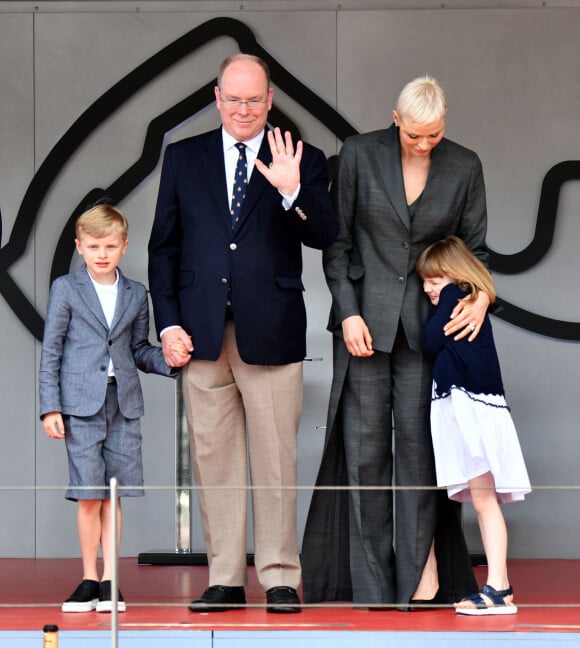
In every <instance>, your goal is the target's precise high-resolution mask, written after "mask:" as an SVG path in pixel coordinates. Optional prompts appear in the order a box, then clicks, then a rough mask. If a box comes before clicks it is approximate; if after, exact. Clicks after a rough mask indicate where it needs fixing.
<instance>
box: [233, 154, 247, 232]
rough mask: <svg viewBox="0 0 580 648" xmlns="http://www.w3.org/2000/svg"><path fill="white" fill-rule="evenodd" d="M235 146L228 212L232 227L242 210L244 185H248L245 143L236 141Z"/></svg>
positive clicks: (244, 194) (244, 193) (244, 192)
mask: <svg viewBox="0 0 580 648" xmlns="http://www.w3.org/2000/svg"><path fill="white" fill-rule="evenodd" d="M236 148H237V149H238V151H239V152H240V154H239V155H238V162H237V164H236V173H235V175H234V190H233V193H232V206H231V208H230V214H231V217H232V229H234V228H235V226H236V224H237V222H238V220H239V218H240V211H241V210H242V203H243V202H244V198H245V197H246V187H247V186H248V161H247V160H246V145H245V144H242V143H241V142H238V143H237V144H236Z"/></svg>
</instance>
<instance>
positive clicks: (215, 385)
mask: <svg viewBox="0 0 580 648" xmlns="http://www.w3.org/2000/svg"><path fill="white" fill-rule="evenodd" d="M273 94H274V90H273V88H271V87H270V76H269V71H268V68H267V66H266V64H265V63H264V62H263V61H262V60H260V59H258V58H257V57H254V56H250V55H247V54H236V55H234V56H232V57H230V58H228V59H226V60H225V61H224V62H223V63H222V65H221V67H220V71H219V75H218V84H217V86H216V88H215V97H216V104H217V108H218V109H219V111H220V115H221V121H222V127H221V128H219V129H217V130H214V131H211V132H208V133H204V134H202V135H199V136H197V137H193V138H190V139H186V140H184V141H181V142H177V143H175V144H172V145H170V146H169V147H168V148H167V151H166V153H165V158H164V163H163V170H162V175H161V182H160V187H159V196H158V201H157V208H156V214H155V221H154V224H153V229H152V232H151V238H150V241H149V283H150V290H151V296H152V301H153V309H154V314H155V323H156V326H157V330H158V333H159V335H160V338H161V342H162V346H163V349H164V353H165V359H166V361H167V362H168V364H170V365H172V366H184V370H183V374H182V380H183V393H184V402H185V409H186V414H187V421H188V427H189V432H190V440H191V452H192V461H193V469H194V476H195V480H196V483H197V485H198V487H199V491H198V496H199V503H200V509H201V518H202V522H203V527H204V538H205V543H206V549H207V555H208V562H209V587H208V589H206V591H205V592H204V593H203V595H202V596H201V597H200V598H199V599H197V600H196V601H194V602H193V603H192V604H191V605H190V609H191V610H192V611H204V612H207V611H222V610H225V609H230V608H232V607H235V606H239V605H243V604H244V603H245V592H244V585H245V584H246V582H247V574H246V508H247V490H246V489H247V484H248V478H247V463H248V462H247V457H248V455H249V465H250V470H251V481H252V486H253V490H252V510H253V531H254V555H255V565H256V573H257V577H258V580H259V581H260V583H261V585H262V587H263V588H264V590H265V591H266V593H267V602H268V608H267V609H268V610H269V611H272V612H298V611H300V607H299V603H300V601H299V599H298V596H297V593H296V588H297V587H298V585H299V582H300V578H301V568H300V562H299V557H298V542H297V533H296V492H295V490H294V489H293V487H294V486H295V485H296V437H297V430H298V425H299V420H300V415H301V408H302V361H303V359H304V356H305V353H306V311H305V306H304V300H303V296H302V292H303V290H304V286H303V284H302V278H301V274H302V244H305V245H307V246H309V247H312V248H316V249H324V248H326V247H328V246H329V245H331V244H332V242H333V241H334V239H335V236H336V232H337V224H336V220H335V217H334V214H333V211H332V207H331V204H330V199H329V196H328V190H327V189H328V179H327V165H326V159H325V157H324V155H323V153H322V152H321V151H320V150H318V149H316V148H314V147H312V146H309V145H307V144H303V143H302V142H300V141H299V142H297V143H296V146H294V143H293V141H292V139H291V136H290V134H289V133H286V134H285V135H283V134H282V133H281V132H280V130H279V129H275V130H274V131H270V130H268V129H267V128H266V122H267V117H268V112H269V110H270V109H271V107H272V99H273ZM240 145H242V146H240ZM238 180H239V183H238ZM238 190H239V192H238ZM233 193H236V194H237V195H238V196H239V199H236V200H234V201H232V200H231V198H230V197H231V196H232V194H233ZM236 203H238V204H236ZM180 345H181V346H180ZM190 358H191V361H190Z"/></svg>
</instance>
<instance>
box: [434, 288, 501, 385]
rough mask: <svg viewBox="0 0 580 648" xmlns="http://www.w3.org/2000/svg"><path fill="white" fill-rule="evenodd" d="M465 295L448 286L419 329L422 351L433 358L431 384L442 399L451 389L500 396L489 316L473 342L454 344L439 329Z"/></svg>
mask: <svg viewBox="0 0 580 648" xmlns="http://www.w3.org/2000/svg"><path fill="white" fill-rule="evenodd" d="M465 296H466V293H465V292H464V291H463V290H461V288H459V286H456V285H455V284H449V285H447V286H445V287H444V288H443V290H442V291H441V293H440V295H439V303H438V304H437V306H435V307H433V308H432V309H431V311H430V313H429V316H428V318H427V321H426V322H425V324H424V326H423V333H422V346H423V351H424V352H425V353H426V354H427V355H429V356H432V357H433V358H434V362H433V380H434V381H435V383H436V385H437V389H436V394H437V396H445V395H446V394H447V393H448V392H449V390H450V389H451V387H452V386H455V387H463V388H464V389H466V390H467V391H469V392H472V393H474V394H498V395H503V394H504V390H503V384H502V379H501V371H500V367H499V360H498V357H497V352H496V350H495V343H494V340H493V332H492V329H491V322H490V319H489V315H486V316H485V320H484V321H483V324H482V326H481V330H480V331H479V334H478V336H477V337H476V338H475V340H473V342H468V341H467V337H469V336H467V337H465V338H463V339H461V340H457V341H455V340H454V339H453V336H452V335H451V336H445V334H444V333H443V327H444V326H445V324H446V323H447V322H448V321H449V316H450V315H451V311H452V310H453V309H454V308H455V306H456V305H457V301H458V300H459V299H462V298H463V297H465Z"/></svg>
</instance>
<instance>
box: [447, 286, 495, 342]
mask: <svg viewBox="0 0 580 648" xmlns="http://www.w3.org/2000/svg"><path fill="white" fill-rule="evenodd" d="M489 301H490V300H489V295H488V294H487V293H486V292H483V291H481V290H480V291H479V294H478V295H477V299H475V300H474V301H471V302H466V301H464V300H460V302H459V303H458V304H457V306H456V307H455V308H454V309H453V312H452V313H451V319H450V320H449V322H447V324H446V325H445V326H444V328H443V331H444V332H445V335H453V334H454V333H457V335H455V337H454V338H453V339H454V340H461V339H462V338H464V337H465V336H466V335H469V337H468V338H467V340H468V342H473V340H475V338H476V337H477V336H478V334H479V331H480V330H481V325H482V324H483V320H484V319H485V314H486V313H487V308H488V306H489Z"/></svg>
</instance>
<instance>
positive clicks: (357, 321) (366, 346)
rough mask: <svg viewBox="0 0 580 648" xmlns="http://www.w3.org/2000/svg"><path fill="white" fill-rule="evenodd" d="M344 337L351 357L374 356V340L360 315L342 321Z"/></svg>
mask: <svg viewBox="0 0 580 648" xmlns="http://www.w3.org/2000/svg"><path fill="white" fill-rule="evenodd" d="M342 337H343V339H344V343H345V345H346V348H347V351H348V352H349V353H350V354H351V355H353V356H358V357H361V358H368V357H369V356H372V355H373V353H374V351H373V339H372V337H371V333H370V331H369V327H368V326H367V325H366V323H365V321H364V319H363V318H362V317H361V316H360V315H351V317H347V318H345V319H343V320H342Z"/></svg>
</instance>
